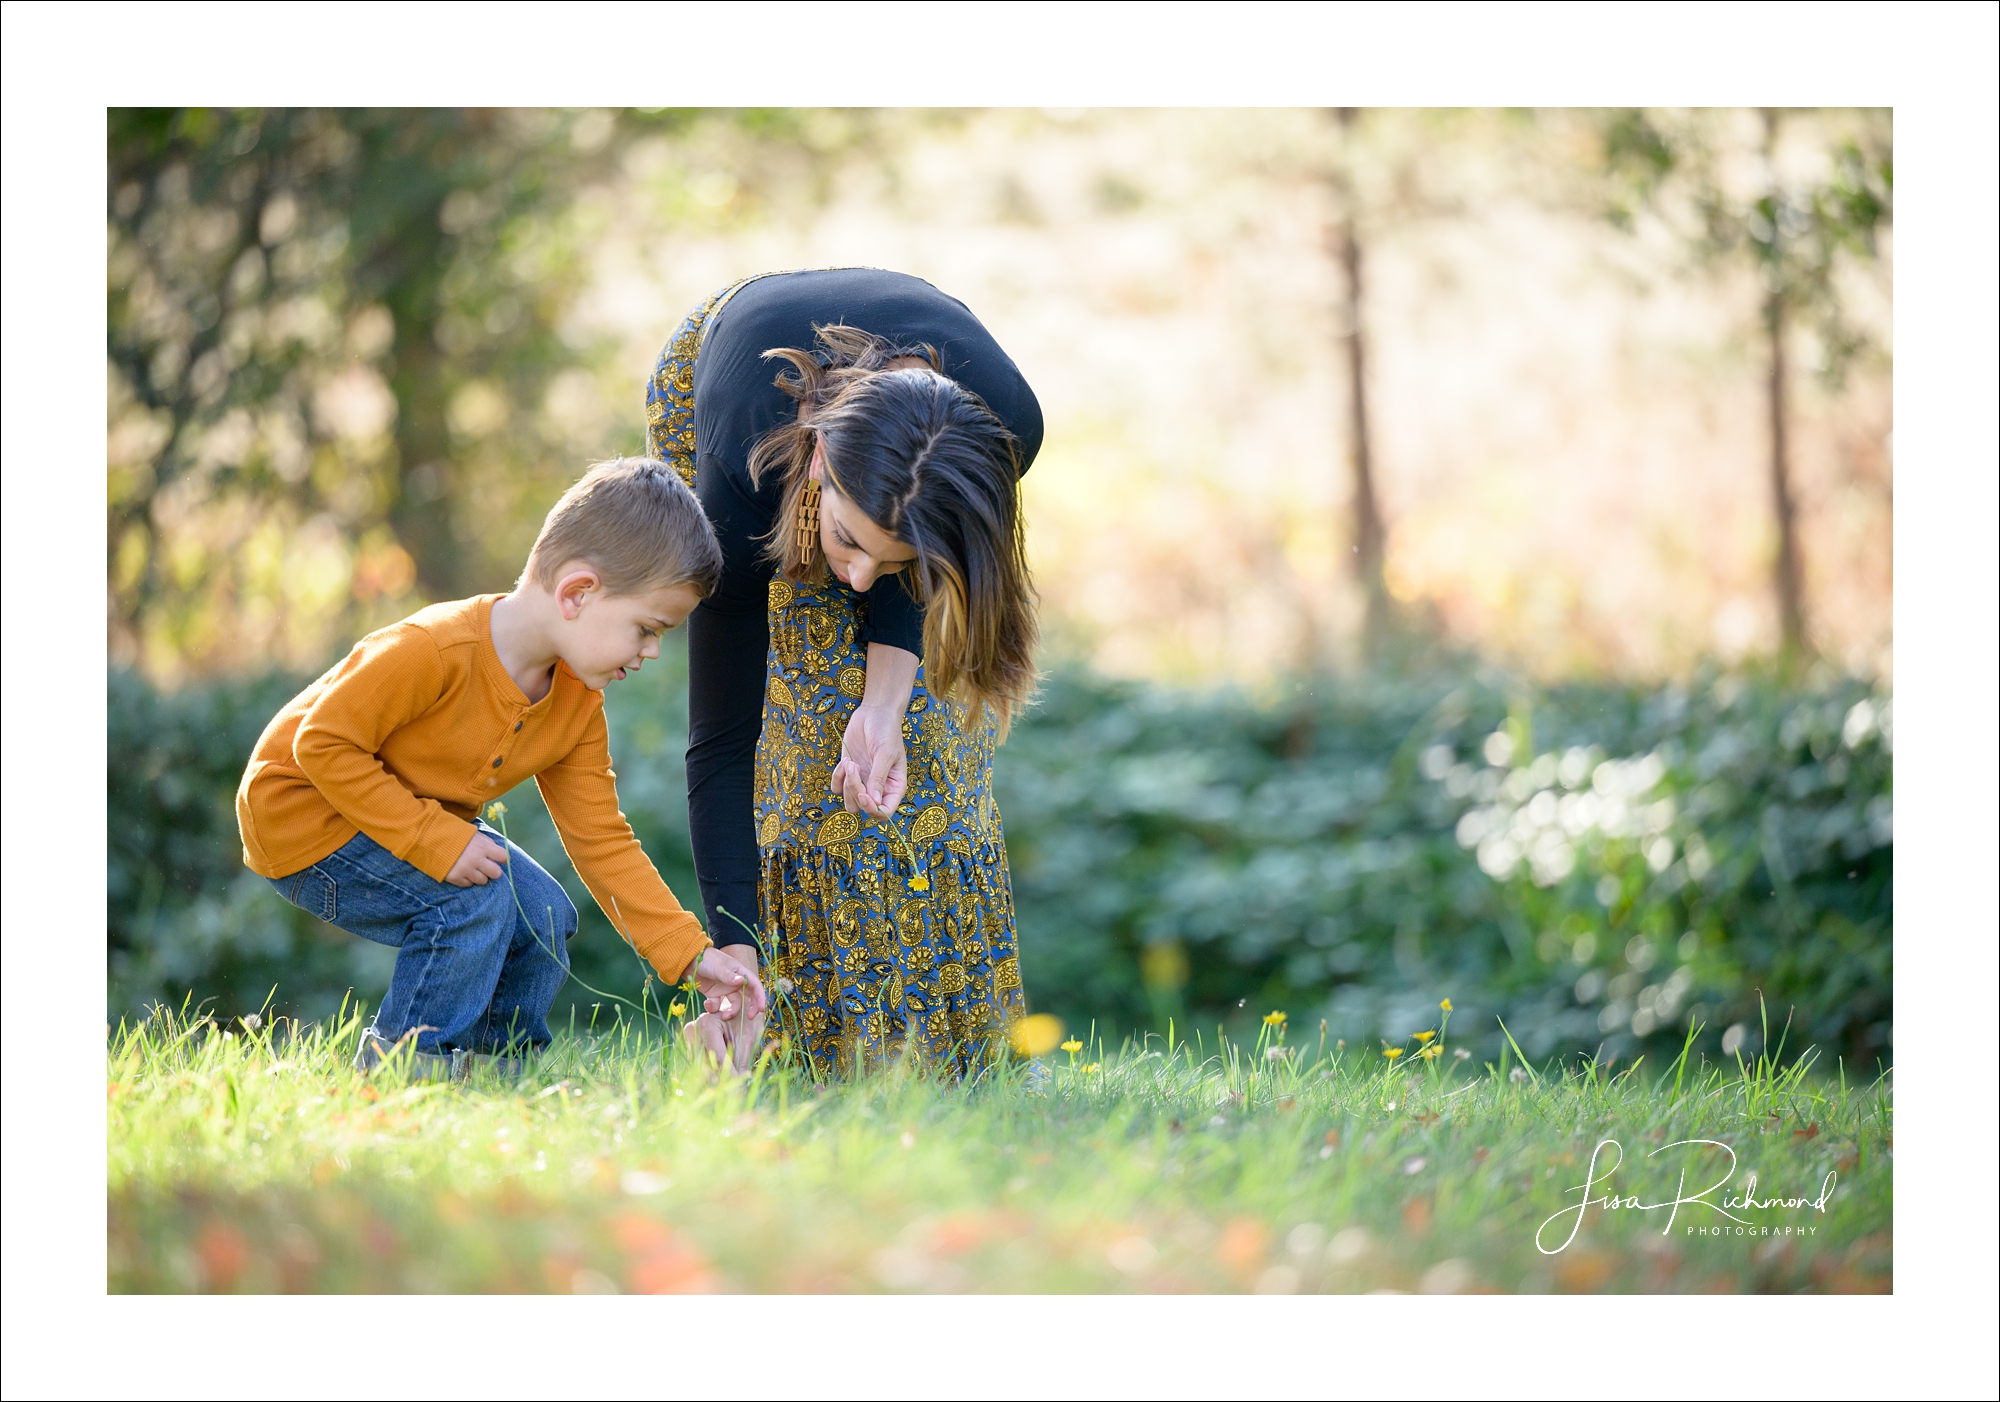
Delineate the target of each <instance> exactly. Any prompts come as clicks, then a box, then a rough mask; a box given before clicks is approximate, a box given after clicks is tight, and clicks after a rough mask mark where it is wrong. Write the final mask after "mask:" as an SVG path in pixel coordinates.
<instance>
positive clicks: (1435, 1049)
mask: <svg viewBox="0 0 2000 1402" xmlns="http://www.w3.org/2000/svg"><path fill="white" fill-rule="evenodd" d="M1443 1050H1444V1044H1443V1043H1441V1042H1433V1043H1431V1045H1429V1046H1427V1047H1425V1048H1424V1049H1423V1050H1422V1051H1420V1052H1418V1053H1417V1055H1418V1056H1420V1057H1422V1058H1423V1059H1424V1060H1425V1061H1435V1060H1437V1055H1438V1053H1439V1052H1441V1051H1443Z"/></svg>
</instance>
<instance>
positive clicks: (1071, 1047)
mask: <svg viewBox="0 0 2000 1402" xmlns="http://www.w3.org/2000/svg"><path fill="white" fill-rule="evenodd" d="M1062 1049H1063V1050H1064V1051H1066V1052H1068V1053H1069V1054H1070V1055H1071V1056H1075V1055H1076V1054H1077V1053H1078V1052H1080V1051H1082V1050H1083V1043H1081V1042H1079V1041H1077V1039H1076V1038H1074V1037H1072V1038H1070V1039H1069V1040H1068V1041H1067V1042H1064V1043H1063V1044H1062Z"/></svg>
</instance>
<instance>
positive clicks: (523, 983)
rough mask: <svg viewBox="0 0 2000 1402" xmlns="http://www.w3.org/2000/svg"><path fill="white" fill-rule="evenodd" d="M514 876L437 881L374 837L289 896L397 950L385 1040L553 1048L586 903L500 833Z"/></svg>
mask: <svg viewBox="0 0 2000 1402" xmlns="http://www.w3.org/2000/svg"><path fill="white" fill-rule="evenodd" d="M477 826H478V828H479V830H480V831H481V832H482V833H484V834H486V836H488V837H490V838H492V839H493V840H494V841H495V842H504V843H505V845H506V848H507V858H508V860H507V873H508V874H507V875H506V876H503V877H502V878H501V879H500V880H498V881H489V882H487V883H486V884H485V885H484V886H453V885H451V884H450V883H448V882H444V881H434V880H432V879H431V878H430V877H428V876H426V875H424V873H422V872H421V871H418V870H417V869H416V868H415V867H413V866H411V865H410V864H409V863H408V862H406V861H403V860H401V859H400V858H398V857H395V856H392V855H391V854H390V853H389V851H388V849H386V848H384V847H383V846H382V845H381V844H379V843H378V842H376V841H375V840H374V839H373V838H371V837H369V836H368V834H366V833H356V834H355V835H354V837H353V838H352V839H351V840H350V841H348V842H347V843H346V845H344V846H343V847H341V849H340V850H339V851H337V852H335V853H334V854H333V855H332V856H329V857H326V858H324V859H323V860H321V861H317V862H315V863H313V864H312V865H311V866H309V867H307V868H306V869H305V870H304V871H297V872H293V873H292V874H291V875H290V876H283V877H274V878H271V885H272V886H274V887H276V888H277V891H278V894H279V895H281V896H283V897H284V898H285V899H286V900H288V901H290V902H291V903H292V904H293V905H295V906H297V907H298V908H299V909H300V910H303V911H305V912H307V913H308V914H311V915H316V916H318V917H319V918H320V919H322V920H324V921H326V922H327V923H328V924H330V925H338V926H339V927H340V928H341V929H343V930H345V931H347V932H348V933H349V934H350V935H359V936H360V937H361V938H362V939H365V940H373V941H375V943H377V944H386V945H390V946H392V947H393V948H394V949H395V950H396V951H397V954H396V970H395V972H394V973H393V974H392V975H391V976H390V978H389V992H388V995H387V996H386V997H384V998H383V1000H382V1006H381V1007H379V1008H377V1009H376V1010H375V1025H374V1029H373V1030H374V1031H375V1033H376V1034H377V1035H378V1036H380V1037H382V1038H383V1039H384V1040H386V1041H390V1042H394V1041H397V1040H398V1039H400V1038H402V1037H403V1036H405V1035H407V1034H408V1033H410V1032H412V1031H414V1032H415V1033H416V1034H417V1035H416V1049H417V1050H418V1051H420V1052H432V1053H447V1052H452V1051H472V1052H505V1051H509V1050H512V1051H516V1052H518V1051H520V1050H521V1049H523V1048H525V1047H544V1046H547V1045H548V1042H549V1024H548V1016H549V1008H550V1006H551V1005H552V1004H553V1003H554V1002H555V1000H556V994H557V993H558V992H559V991H561V989H562V986H563V981H564V980H565V979H567V978H568V977H569V947H568V944H569V939H570V936H572V935H574V934H575V933H576V906H575V905H574V904H573V903H572V902H571V901H570V898H569V894H568V893H567V892H565V891H564V890H563V888H562V883H560V882H559V881H557V880H556V879H555V878H554V877H553V876H550V875H549V874H548V873H547V872H546V871H544V870H542V868H541V867H539V866H537V865H536V864H535V859H534V858H532V857H530V856H529V855H528V854H527V853H526V852H523V851H522V850H521V849H520V848H519V847H516V846H515V845H514V844H513V843H511V842H505V839H503V838H502V837H501V836H500V834H499V833H497V832H495V831H494V830H493V829H492V828H491V827H489V826H487V824H486V823H485V822H484V821H481V822H479V823H478V825H477Z"/></svg>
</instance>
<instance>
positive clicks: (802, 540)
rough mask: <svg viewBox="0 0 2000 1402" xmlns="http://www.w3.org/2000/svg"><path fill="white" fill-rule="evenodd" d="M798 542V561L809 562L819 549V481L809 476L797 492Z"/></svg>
mask: <svg viewBox="0 0 2000 1402" xmlns="http://www.w3.org/2000/svg"><path fill="white" fill-rule="evenodd" d="M798 543H799V563H800V564H801V565H805V564H809V563H810V562H811V561H812V558H813V555H814V553H815V552H816V551H818V549H819V483H817V482H815V481H813V480H812V479H811V478H810V477H808V478H807V479H806V485H805V490H804V491H802V492H800V493H799V515H798Z"/></svg>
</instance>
